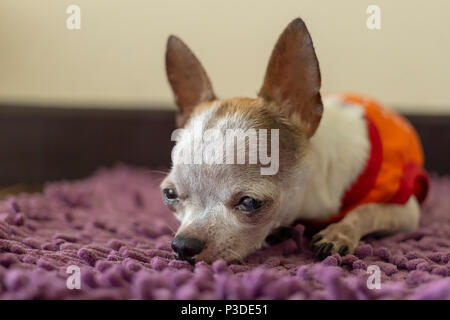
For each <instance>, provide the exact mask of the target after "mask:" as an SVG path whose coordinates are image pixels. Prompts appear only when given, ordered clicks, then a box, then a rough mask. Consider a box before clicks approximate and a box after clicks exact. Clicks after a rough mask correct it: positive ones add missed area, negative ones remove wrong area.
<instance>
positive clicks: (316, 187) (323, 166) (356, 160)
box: [296, 96, 370, 219]
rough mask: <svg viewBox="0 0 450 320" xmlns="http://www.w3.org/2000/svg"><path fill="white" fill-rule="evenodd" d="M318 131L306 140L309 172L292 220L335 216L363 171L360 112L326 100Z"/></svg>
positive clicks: (366, 146) (364, 137) (365, 143)
mask: <svg viewBox="0 0 450 320" xmlns="http://www.w3.org/2000/svg"><path fill="white" fill-rule="evenodd" d="M323 103H324V113H323V116H322V120H321V122H320V124H319V127H318V129H317V131H316V133H315V134H314V136H313V137H312V138H311V140H310V149H309V150H308V153H307V155H306V157H307V158H306V159H305V160H306V161H307V162H308V166H309V168H310V172H309V179H308V180H306V186H305V193H304V196H303V197H302V198H301V203H299V206H300V207H301V210H300V211H299V212H297V217H296V218H302V219H325V218H327V217H330V216H333V215H335V214H337V213H338V212H339V208H340V206H341V200H342V197H343V195H344V193H345V191H346V190H347V189H348V188H349V187H350V186H351V185H352V183H353V182H354V181H355V180H356V179H357V177H358V176H359V174H360V173H361V172H362V170H363V169H364V168H365V165H366V161H367V158H368V154H369V151H370V142H369V138H368V132H367V123H366V120H365V119H364V110H363V109H362V108H360V107H358V106H355V105H354V104H350V103H346V102H343V101H342V100H340V99H339V97H338V96H329V97H326V98H325V99H324V101H323Z"/></svg>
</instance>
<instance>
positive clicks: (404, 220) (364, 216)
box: [310, 196, 420, 259]
mask: <svg viewBox="0 0 450 320" xmlns="http://www.w3.org/2000/svg"><path fill="white" fill-rule="evenodd" d="M419 216H420V209H419V205H418V202H417V199H416V198H415V197H414V196H411V198H410V199H409V200H408V202H407V203H405V204H404V205H398V204H380V203H371V204H366V205H361V206H359V207H357V208H355V209H354V210H352V211H351V212H349V213H348V214H347V215H346V216H345V217H344V218H343V219H342V220H341V221H339V222H337V223H333V224H331V225H329V226H328V227H326V228H325V229H323V230H322V231H320V232H318V233H317V234H316V235H315V236H314V237H313V238H312V239H311V243H310V247H311V249H312V250H313V252H314V254H315V255H317V256H318V257H319V258H321V259H324V258H325V257H327V256H329V255H331V254H333V253H339V254H340V255H345V254H347V253H353V251H354V250H355V248H356V246H357V245H358V243H359V240H360V239H361V238H362V237H364V236H366V235H368V234H373V233H377V234H391V233H395V232H404V233H408V232H411V231H413V230H415V229H416V228H417V226H418V224H419Z"/></svg>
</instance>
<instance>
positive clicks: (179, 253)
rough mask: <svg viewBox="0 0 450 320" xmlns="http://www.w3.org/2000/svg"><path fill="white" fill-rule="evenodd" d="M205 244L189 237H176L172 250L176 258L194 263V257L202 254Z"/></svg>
mask: <svg viewBox="0 0 450 320" xmlns="http://www.w3.org/2000/svg"><path fill="white" fill-rule="evenodd" d="M204 246H205V242H204V241H201V240H198V239H195V238H188V237H180V236H176V237H175V238H174V239H173V241H172V249H173V251H174V252H175V257H176V258H177V259H179V260H186V261H188V262H189V263H194V260H195V259H194V256H195V255H196V254H199V253H200V252H202V250H203V247H204Z"/></svg>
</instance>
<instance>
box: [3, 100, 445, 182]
mask: <svg viewBox="0 0 450 320" xmlns="http://www.w3.org/2000/svg"><path fill="white" fill-rule="evenodd" d="M406 116H407V117H408V118H409V120H410V121H411V123H412V124H413V125H414V126H415V127H416V128H417V131H418V132H419V135H420V136H421V139H422V141H423V144H424V149H425V154H426V157H427V160H426V167H427V169H428V170H429V171H431V172H437V173H439V174H448V173H450V150H449V147H450V115H406ZM174 129H175V123H174V111H172V110H163V109H154V108H152V109H144V110H140V109H137V110H128V109H127V110H123V109H121V110H116V109H87V108H57V107H34V106H1V105H0V148H1V149H0V150H1V151H0V186H5V185H11V184H16V183H25V184H40V183H43V182H45V181H52V180H60V179H77V178H82V177H85V176H88V175H89V174H91V173H92V172H93V171H95V170H96V169H97V168H98V167H101V166H112V165H114V164H115V163H118V162H123V163H127V164H131V165H138V166H145V167H149V168H164V167H165V168H167V167H168V166H169V165H170V152H171V149H172V142H171V140H170V135H171V133H172V131H173V130H174Z"/></svg>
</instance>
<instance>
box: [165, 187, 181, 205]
mask: <svg viewBox="0 0 450 320" xmlns="http://www.w3.org/2000/svg"><path fill="white" fill-rule="evenodd" d="M162 193H163V199H164V202H166V203H168V204H175V203H177V202H178V194H177V192H176V191H175V190H174V189H172V188H165V189H163V192H162Z"/></svg>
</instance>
